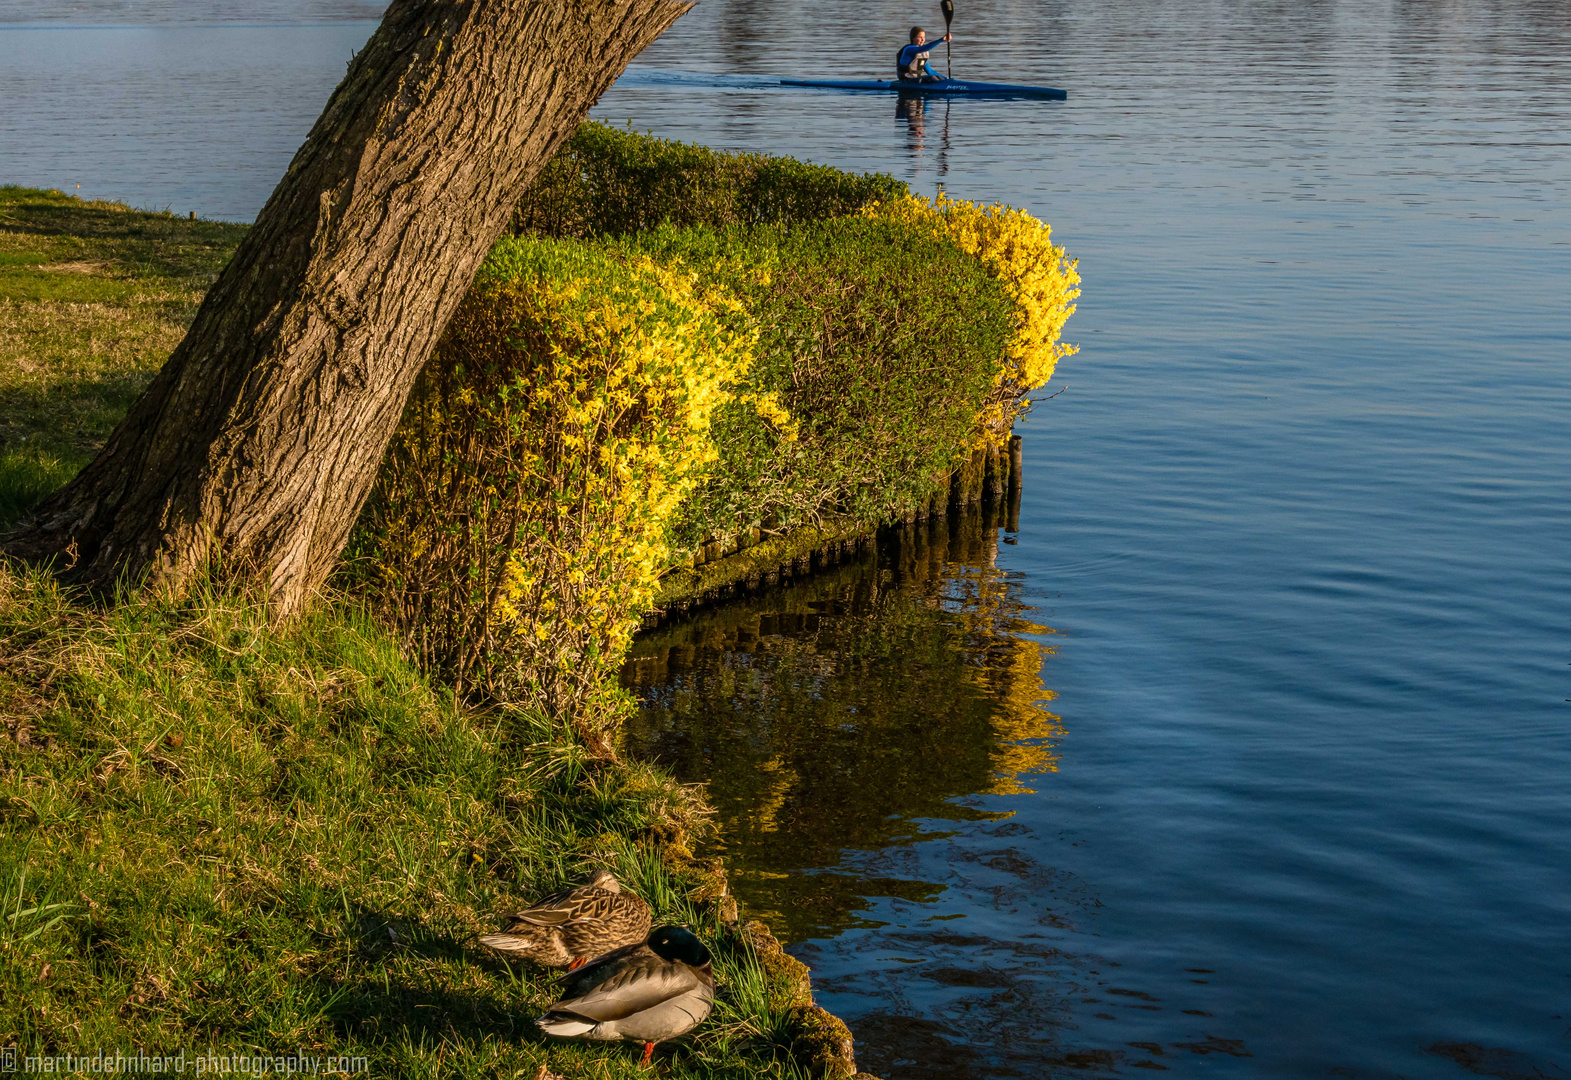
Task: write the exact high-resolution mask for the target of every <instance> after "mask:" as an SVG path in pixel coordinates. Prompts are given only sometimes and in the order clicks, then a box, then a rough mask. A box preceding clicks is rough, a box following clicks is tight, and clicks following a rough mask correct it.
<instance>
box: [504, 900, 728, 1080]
mask: <svg viewBox="0 0 1571 1080" xmlns="http://www.w3.org/2000/svg"><path fill="white" fill-rule="evenodd" d="M558 981H559V982H560V983H561V985H562V999H561V1000H560V1001H558V1002H557V1003H556V1004H555V1005H552V1006H551V1008H550V1010H549V1011H548V1012H547V1013H546V1014H545V1015H544V1016H542V1017H541V1018H540V1019H538V1020H536V1021H535V1023H537V1024H539V1025H540V1027H541V1029H543V1030H544V1031H545V1033H546V1034H547V1035H560V1036H562V1037H563V1038H567V1039H602V1040H612V1039H626V1040H627V1041H629V1042H641V1043H643V1044H644V1057H643V1061H642V1062H641V1064H645V1065H647V1064H648V1063H649V1057H650V1055H651V1054H653V1053H654V1052H655V1043H659V1042H665V1041H666V1040H667V1039H675V1038H677V1037H678V1036H681V1035H686V1034H687V1033H688V1032H689V1031H692V1030H693V1029H694V1028H696V1027H697V1026H698V1025H699V1024H701V1023H703V1022H704V1017H706V1016H708V1015H709V1010H710V1008H711V1007H713V1005H714V1003H715V974H714V971H713V970H712V969H711V968H710V964H709V950H708V949H706V948H705V947H704V943H703V942H702V941H699V940H698V938H696V937H694V936H693V934H691V933H690V932H689V931H687V930H684V929H682V928H681V927H680V926H662V927H659V928H658V929H656V930H655V931H654V932H653V933H651V934H650V935H649V937H648V938H647V939H645V940H644V941H642V942H640V943H639V944H637V945H624V946H623V947H622V948H620V949H617V950H616V951H615V952H610V953H606V955H604V956H602V957H601V958H600V959H598V960H596V961H594V962H593V963H590V964H586V965H585V966H583V967H581V968H579V969H578V970H577V971H574V972H570V973H569V974H567V975H563V976H562V977H561V979H559V980H558Z"/></svg>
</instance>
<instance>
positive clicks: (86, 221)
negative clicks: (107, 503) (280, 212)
mask: <svg viewBox="0 0 1571 1080" xmlns="http://www.w3.org/2000/svg"><path fill="white" fill-rule="evenodd" d="M245 228H246V227H245V226H243V225H231V224H225V223H222V222H214V221H192V220H189V219H186V218H177V217H174V216H173V215H170V214H150V213H143V212H140V211H136V210H131V209H129V208H128V207H125V206H121V205H120V204H118V203H107V202H82V201H81V200H78V199H74V198H71V197H69V196H66V195H62V194H60V193H59V192H56V191H38V190H35V189H31V188H18V187H0V401H3V402H4V405H3V407H0V526H3V525H5V524H8V523H10V522H11V521H14V520H15V519H16V518H17V517H18V516H19V515H20V514H22V513H23V512H25V511H26V510H27V509H28V508H29V507H31V506H32V505H33V504H34V503H36V502H37V501H38V500H39V499H41V498H42V497H43V496H44V495H46V494H48V493H49V492H50V491H53V490H54V489H55V488H57V487H59V486H60V485H61V484H62V483H64V482H65V481H67V480H69V479H70V478H71V477H73V476H75V475H76V473H77V472H78V471H80V469H81V468H82V466H83V465H85V464H87V462H88V461H89V460H91V458H92V456H93V454H94V453H95V452H96V451H97V449H98V448H99V447H100V446H101V445H103V442H104V440H105V439H106V438H107V437H108V435H109V432H110V431H111V430H112V429H113V428H114V425H115V424H116V423H118V422H119V420H120V417H121V416H123V415H124V414H125V411H126V410H127V409H128V408H129V407H130V405H131V402H133V401H134V400H136V397H137V395H138V394H140V393H141V392H142V389H143V388H144V387H145V386H146V385H147V383H148V381H149V380H150V379H151V378H152V377H153V374H154V373H155V372H156V371H157V370H158V368H159V367H160V366H161V365H162V364H163V362H164V360H165V359H167V358H168V356H169V352H170V350H171V349H173V348H174V347H175V344H176V343H177V342H179V340H180V338H181V336H182V335H183V334H184V333H185V329H186V327H187V326H188V325H189V324H190V321H191V318H192V316H193V315H195V314H196V306H197V304H198V303H200V301H201V299H202V294H203V293H204V292H205V291H206V290H207V287H208V285H210V284H211V283H212V282H213V280H214V279H215V278H216V277H217V274H218V270H219V268H220V267H221V266H222V265H223V264H224V262H225V261H226V260H227V259H228V258H229V256H230V254H231V253H232V252H233V251H234V249H235V246H236V245H237V244H238V243H239V242H240V237H241V236H242V235H244V233H245Z"/></svg>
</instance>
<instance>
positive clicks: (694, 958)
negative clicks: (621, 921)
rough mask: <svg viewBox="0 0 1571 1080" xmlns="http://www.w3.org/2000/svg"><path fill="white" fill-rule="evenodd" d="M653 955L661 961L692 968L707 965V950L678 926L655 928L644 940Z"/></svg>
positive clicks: (694, 937)
mask: <svg viewBox="0 0 1571 1080" xmlns="http://www.w3.org/2000/svg"><path fill="white" fill-rule="evenodd" d="M645 944H647V945H648V946H649V947H650V948H651V949H653V950H654V951H655V955H656V956H659V957H660V958H661V959H663V960H680V961H681V962H682V963H684V964H690V965H692V966H693V967H703V966H704V965H705V964H707V963H709V950H708V949H707V948H706V947H705V946H704V943H703V942H702V941H699V940H698V938H697V937H696V936H695V935H694V934H693V932H692V931H690V930H685V929H683V928H682V927H680V926H657V927H655V928H654V929H653V930H651V931H650V932H649V937H648V938H646V939H645Z"/></svg>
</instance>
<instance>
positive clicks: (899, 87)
mask: <svg viewBox="0 0 1571 1080" xmlns="http://www.w3.org/2000/svg"><path fill="white" fill-rule="evenodd" d="M780 85H781V86H805V87H813V88H815V89H820V90H881V91H884V92H886V93H887V92H889V91H891V90H892V91H894V92H896V93H899V94H966V95H969V96H972V97H1000V98H1002V97H1010V98H1044V99H1046V100H1049V101H1063V100H1064V99H1066V98H1067V97H1069V92H1068V91H1067V90H1055V89H1054V88H1053V87H1051V86H1011V85H1010V84H1008V83H990V82H972V81H971V80H970V79H945V80H944V81H942V82H924V83H919V82H901V81H899V80H894V79H781V80H780Z"/></svg>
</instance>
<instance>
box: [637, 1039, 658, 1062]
mask: <svg viewBox="0 0 1571 1080" xmlns="http://www.w3.org/2000/svg"><path fill="white" fill-rule="evenodd" d="M654 1053H655V1044H654V1043H645V1044H644V1056H643V1058H641V1059H640V1060H639V1062H638V1063H639V1064H640V1065H648V1064H649V1059H650V1058H651V1057H653V1056H654Z"/></svg>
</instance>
